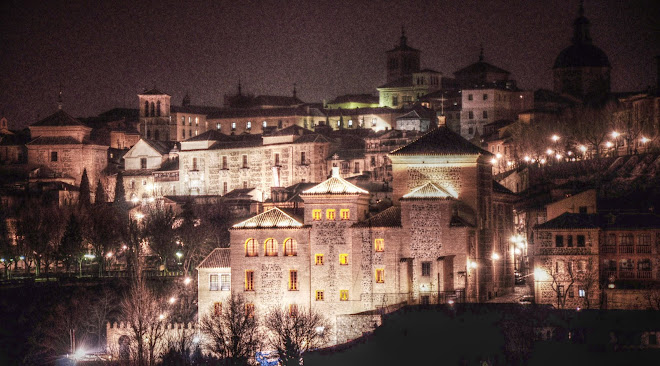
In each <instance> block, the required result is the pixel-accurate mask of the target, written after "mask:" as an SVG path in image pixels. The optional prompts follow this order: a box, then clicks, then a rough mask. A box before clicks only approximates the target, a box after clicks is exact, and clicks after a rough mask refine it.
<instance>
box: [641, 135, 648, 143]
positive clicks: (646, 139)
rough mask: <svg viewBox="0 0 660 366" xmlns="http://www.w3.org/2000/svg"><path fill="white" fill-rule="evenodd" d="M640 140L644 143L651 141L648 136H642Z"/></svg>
mask: <svg viewBox="0 0 660 366" xmlns="http://www.w3.org/2000/svg"><path fill="white" fill-rule="evenodd" d="M639 140H640V141H641V142H642V144H645V143H647V142H649V139H648V138H646V137H642V138H641V139H639Z"/></svg>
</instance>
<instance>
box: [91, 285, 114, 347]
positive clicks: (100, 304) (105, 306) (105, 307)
mask: <svg viewBox="0 0 660 366" xmlns="http://www.w3.org/2000/svg"><path fill="white" fill-rule="evenodd" d="M115 310H117V296H116V295H115V293H114V292H112V291H111V290H109V289H107V288H105V289H104V290H103V292H102V293H100V294H99V295H98V296H96V297H95V300H94V301H93V302H92V303H91V304H90V305H89V308H88V309H87V312H86V322H85V323H86V326H87V329H88V333H89V334H90V335H92V336H95V337H96V344H97V345H99V346H100V345H102V344H105V341H104V339H103V335H104V333H103V331H104V330H105V327H106V323H107V322H108V316H109V315H110V314H111V313H112V312H114V311H115Z"/></svg>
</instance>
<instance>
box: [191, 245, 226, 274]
mask: <svg viewBox="0 0 660 366" xmlns="http://www.w3.org/2000/svg"><path fill="white" fill-rule="evenodd" d="M229 267H231V266H230V262H229V248H215V249H213V251H212V252H211V253H209V255H207V256H206V258H204V260H203V261H202V263H200V264H199V266H197V268H198V269H199V268H229Z"/></svg>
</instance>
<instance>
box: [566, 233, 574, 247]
mask: <svg viewBox="0 0 660 366" xmlns="http://www.w3.org/2000/svg"><path fill="white" fill-rule="evenodd" d="M566 246H567V247H569V248H572V247H573V235H566Z"/></svg>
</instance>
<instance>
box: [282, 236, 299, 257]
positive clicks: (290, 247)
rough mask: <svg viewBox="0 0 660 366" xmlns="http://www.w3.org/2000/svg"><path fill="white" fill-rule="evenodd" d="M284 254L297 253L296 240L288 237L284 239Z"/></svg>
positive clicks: (294, 254)
mask: <svg viewBox="0 0 660 366" xmlns="http://www.w3.org/2000/svg"><path fill="white" fill-rule="evenodd" d="M284 255H285V256H287V257H293V256H296V255H298V242H297V241H296V240H295V239H292V238H288V239H286V240H285V241H284Z"/></svg>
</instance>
